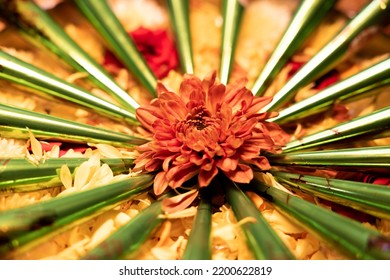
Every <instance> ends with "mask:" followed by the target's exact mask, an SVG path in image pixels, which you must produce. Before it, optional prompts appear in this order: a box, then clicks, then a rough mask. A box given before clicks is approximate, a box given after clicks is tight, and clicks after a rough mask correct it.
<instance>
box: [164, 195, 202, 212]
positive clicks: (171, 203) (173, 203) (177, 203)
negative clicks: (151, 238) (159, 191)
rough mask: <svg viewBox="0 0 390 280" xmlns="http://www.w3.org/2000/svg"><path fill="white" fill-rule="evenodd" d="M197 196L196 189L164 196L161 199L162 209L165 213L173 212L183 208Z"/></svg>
mask: <svg viewBox="0 0 390 280" xmlns="http://www.w3.org/2000/svg"><path fill="white" fill-rule="evenodd" d="M197 197H198V190H197V189H193V190H191V191H189V192H186V193H183V194H179V195H176V196H174V197H169V198H165V199H163V201H162V209H163V211H164V212H165V213H173V212H177V211H181V210H184V209H185V208H187V207H188V206H190V205H191V203H192V202H193V201H194V200H195V199H196V198H197Z"/></svg>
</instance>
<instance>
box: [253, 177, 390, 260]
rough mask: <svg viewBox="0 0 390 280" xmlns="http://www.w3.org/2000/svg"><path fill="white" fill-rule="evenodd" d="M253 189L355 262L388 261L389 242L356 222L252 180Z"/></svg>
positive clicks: (389, 256)
mask: <svg viewBox="0 0 390 280" xmlns="http://www.w3.org/2000/svg"><path fill="white" fill-rule="evenodd" d="M252 187H253V188H255V189H256V191H258V192H259V193H260V194H262V195H266V196H267V197H268V198H270V199H271V200H272V203H273V204H275V205H276V206H277V207H279V208H280V209H281V210H282V211H283V212H284V213H286V214H288V215H289V216H291V217H292V218H294V219H296V220H297V221H299V222H300V223H301V224H302V226H304V227H306V228H309V229H311V230H313V231H314V232H315V233H316V234H318V235H319V236H320V237H322V238H323V239H324V240H326V241H328V242H329V243H330V244H332V245H333V246H334V247H335V248H337V249H339V250H341V251H343V252H345V253H347V254H348V255H350V256H351V257H352V258H356V259H390V250H389V248H390V239H389V238H388V237H385V236H383V235H381V234H380V232H378V231H376V230H373V229H370V228H368V227H366V226H364V225H362V224H360V223H359V222H356V221H354V220H352V219H349V218H346V217H344V216H341V215H339V214H337V213H334V212H332V211H330V210H327V209H325V208H322V207H320V206H318V205H315V204H312V203H310V202H308V201H305V200H303V199H301V198H299V197H297V196H294V195H291V194H288V193H286V192H284V191H281V190H279V189H276V188H274V187H269V186H266V185H264V184H263V183H262V182H259V181H257V180H254V181H253V182H252Z"/></svg>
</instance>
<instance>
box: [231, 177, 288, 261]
mask: <svg viewBox="0 0 390 280" xmlns="http://www.w3.org/2000/svg"><path fill="white" fill-rule="evenodd" d="M225 186H226V187H225V191H226V199H227V201H228V203H229V204H230V205H231V206H232V208H233V212H234V215H235V216H236V218H237V220H241V219H243V218H246V217H252V218H254V219H255V220H256V222H255V223H246V224H243V225H242V226H241V228H242V230H243V231H244V234H245V236H246V241H247V244H248V246H249V248H250V250H251V252H252V253H253V255H254V257H255V258H256V259H265V260H280V259H294V256H293V255H292V254H291V252H290V251H289V250H288V248H287V247H286V245H285V244H284V243H283V241H282V240H281V239H280V238H279V237H278V235H277V234H276V232H275V231H274V230H273V229H272V228H271V226H270V225H269V224H268V223H267V221H266V220H265V219H264V217H263V216H262V215H261V213H260V211H259V210H258V209H257V208H256V206H255V205H254V204H253V203H252V201H251V200H250V199H249V198H248V197H247V196H246V195H245V194H244V193H243V192H242V191H241V190H240V189H239V188H238V187H237V186H236V185H235V184H234V183H233V182H231V181H226V184H225Z"/></svg>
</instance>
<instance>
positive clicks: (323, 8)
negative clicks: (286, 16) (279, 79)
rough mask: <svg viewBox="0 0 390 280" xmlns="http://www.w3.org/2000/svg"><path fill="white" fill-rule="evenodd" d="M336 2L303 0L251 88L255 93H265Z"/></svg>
mask: <svg viewBox="0 0 390 280" xmlns="http://www.w3.org/2000/svg"><path fill="white" fill-rule="evenodd" d="M335 2H336V1H334V0H331V1H329V0H305V1H302V2H301V4H300V6H299V7H298V9H297V11H296V12H295V14H294V17H293V18H292V20H291V22H290V23H289V25H288V27H287V29H286V31H285V32H284V34H283V36H282V38H281V39H280V41H279V43H278V45H277V46H276V48H275V49H274V51H273V53H272V54H271V57H270V59H269V60H268V61H267V63H266V65H265V66H264V68H263V69H262V71H261V73H260V75H259V76H258V78H257V79H256V81H255V83H254V84H253V86H252V89H251V91H252V92H253V94H255V95H257V96H260V95H262V94H263V93H264V91H265V90H266V89H267V87H268V86H269V84H270V82H271V80H272V79H273V78H274V77H275V76H276V75H277V74H278V73H279V72H280V70H281V69H282V68H283V66H284V65H285V63H286V62H287V61H288V59H289V58H290V57H291V56H292V55H293V54H294V53H295V51H297V50H298V49H299V47H301V45H302V43H303V42H304V41H305V40H306V38H307V37H308V36H309V35H310V34H311V32H312V31H313V30H314V29H315V28H316V27H317V26H318V24H319V23H320V22H321V20H322V19H323V18H324V17H325V15H326V14H327V13H328V12H329V10H330V9H331V8H332V6H333V5H334V3H335Z"/></svg>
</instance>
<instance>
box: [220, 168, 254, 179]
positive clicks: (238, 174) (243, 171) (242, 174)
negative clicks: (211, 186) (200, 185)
mask: <svg viewBox="0 0 390 280" xmlns="http://www.w3.org/2000/svg"><path fill="white" fill-rule="evenodd" d="M224 173H225V175H226V176H228V177H229V179H230V180H232V181H234V182H236V183H243V184H247V183H249V182H250V181H251V180H252V179H253V170H252V168H250V167H249V166H248V165H246V164H239V165H238V166H237V169H236V170H233V171H230V172H224Z"/></svg>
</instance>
